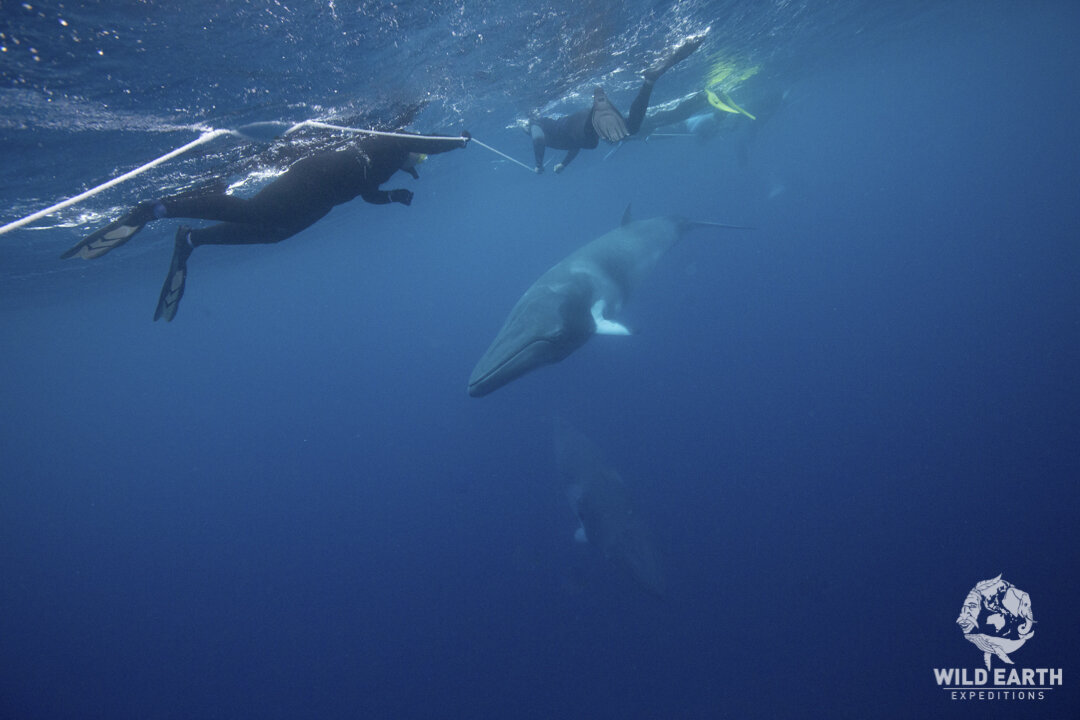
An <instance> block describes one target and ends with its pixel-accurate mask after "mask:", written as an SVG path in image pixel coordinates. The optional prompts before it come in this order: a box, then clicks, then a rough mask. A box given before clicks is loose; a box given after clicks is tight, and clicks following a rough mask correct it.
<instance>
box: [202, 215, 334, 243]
mask: <svg viewBox="0 0 1080 720" xmlns="http://www.w3.org/2000/svg"><path fill="white" fill-rule="evenodd" d="M317 219H318V218H315V220H317ZM315 220H312V221H311V222H309V223H307V224H306V225H303V226H302V227H296V228H292V227H283V226H280V225H256V224H253V223H233V222H225V223H218V224H217V225H211V226H210V227H206V228H198V229H195V230H190V231H189V232H190V243H191V246H192V247H193V248H195V247H198V246H199V245H268V244H271V243H278V242H281V241H282V240H284V239H286V238H290V237H292V236H293V235H295V234H296V233H298V232H300V231H301V230H303V229H304V228H305V227H307V226H308V225H311V223H313V222H315Z"/></svg>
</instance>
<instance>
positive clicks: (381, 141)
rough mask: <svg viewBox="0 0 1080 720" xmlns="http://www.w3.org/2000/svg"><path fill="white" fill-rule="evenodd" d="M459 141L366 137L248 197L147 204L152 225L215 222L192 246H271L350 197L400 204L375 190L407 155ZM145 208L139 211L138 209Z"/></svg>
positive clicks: (301, 164)
mask: <svg viewBox="0 0 1080 720" xmlns="http://www.w3.org/2000/svg"><path fill="white" fill-rule="evenodd" d="M465 142H466V139H465V138H464V137H463V138H460V139H459V138H453V139H449V138H448V139H431V138H424V137H419V136H417V137H416V138H398V137H385V136H369V137H365V138H364V139H362V140H360V141H358V142H356V143H355V144H353V145H350V146H349V147H347V148H345V149H342V150H337V151H331V152H322V153H319V154H317V155H312V156H310V157H306V158H303V159H301V160H298V161H296V162H295V163H294V164H293V165H291V166H290V167H289V169H288V170H286V171H285V172H284V173H283V174H282V175H281V176H279V177H278V178H276V179H275V180H273V181H272V182H271V183H270V184H269V185H267V186H266V187H264V188H263V189H262V190H260V191H259V192H258V193H256V194H255V195H254V196H252V197H250V198H241V197H236V196H234V195H226V194H224V193H214V194H208V195H177V196H174V197H170V198H165V199H163V200H160V201H158V202H155V203H147V204H146V205H148V206H150V210H151V211H152V212H153V209H154V208H156V212H154V217H155V218H161V217H170V218H193V219H197V220H218V221H221V222H220V224H218V225H211V226H210V227H207V228H201V229H197V230H192V231H191V235H190V241H191V244H192V246H198V245H246V244H253V243H276V242H280V241H282V240H284V239H285V238H288V237H291V236H293V235H295V234H296V233H298V232H300V231H301V230H303V229H305V228H307V227H309V226H310V225H312V224H313V223H315V222H316V221H317V220H319V219H321V218H322V217H324V216H325V215H326V214H327V213H329V212H330V211H331V210H332V209H333V208H334V207H335V206H337V205H341V204H342V203H346V202H349V201H350V200H353V199H354V198H356V197H357V196H359V197H362V198H363V199H364V200H365V201H366V202H369V203H374V204H376V205H385V204H387V203H390V202H395V201H397V202H401V203H403V204H406V205H408V204H409V202H411V200H412V193H411V192H409V191H408V190H392V191H389V192H388V191H386V190H380V189H379V186H380V185H382V184H383V183H384V182H386V181H388V180H389V179H390V177H391V176H392V175H393V174H394V173H395V172H397V171H398V170H400V169H402V165H403V164H405V163H406V162H407V160H408V157H409V153H423V154H426V155H435V154H438V153H444V152H449V151H450V150H454V149H456V148H460V147H464V146H465ZM144 207H145V206H144Z"/></svg>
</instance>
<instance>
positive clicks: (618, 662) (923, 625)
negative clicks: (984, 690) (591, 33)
mask: <svg viewBox="0 0 1080 720" xmlns="http://www.w3.org/2000/svg"><path fill="white" fill-rule="evenodd" d="M722 9H723V8H718V9H717V13H718V14H719V12H720V11H721V10H722ZM5 12H6V10H5ZM855 14H856V16H857V13H855ZM1078 20H1080V17H1078V13H1077V10H1076V8H1075V7H1074V6H1072V5H1071V4H1068V3H1056V4H1055V3H1038V4H1035V5H1033V6H1032V7H1026V8H1022V9H1021V8H1018V9H1015V10H1013V11H1005V10H1001V9H997V8H995V7H993V6H987V5H984V4H980V5H970V6H965V5H954V6H952V8H951V9H950V10H949V11H948V12H942V13H939V14H937V15H935V16H930V17H922V18H920V19H919V21H918V22H913V23H910V24H909V23H906V22H900V21H897V22H896V23H894V24H892V25H889V24H886V25H884V26H878V27H877V29H876V30H874V32H875V33H876V34H875V35H874V36H873V37H871V38H866V37H863V38H860V39H859V40H858V41H852V42H850V44H848V45H846V46H840V47H834V48H832V49H831V51H830V52H829V53H827V54H823V55H820V56H815V57H814V68H813V71H812V72H802V73H798V77H797V80H796V81H793V82H791V83H790V85H785V83H784V78H783V77H780V78H770V80H769V82H772V83H776V84H777V85H778V86H784V87H785V89H787V90H788V100H787V102H786V103H785V106H784V107H783V108H782V109H781V110H780V112H779V113H778V114H777V115H776V116H775V117H774V118H772V119H771V120H770V121H769V122H768V124H766V125H765V126H764V127H763V128H761V130H760V132H759V133H758V135H757V138H756V140H755V142H754V144H753V146H752V147H751V149H750V163H749V165H748V166H747V167H745V168H743V167H741V166H740V165H739V163H738V162H737V152H736V143H737V137H736V136H734V135H724V136H721V137H719V138H716V139H714V140H712V141H711V142H708V143H698V142H696V141H693V140H688V139H671V140H667V141H660V140H654V141H652V142H649V143H647V144H643V143H633V144H629V145H627V146H626V147H624V148H622V149H621V150H619V152H617V153H615V154H614V155H612V156H611V157H610V159H608V160H606V161H605V160H603V155H604V153H605V152H606V150H604V149H603V148H602V149H601V150H598V151H596V152H592V153H584V154H582V156H581V157H579V158H578V160H577V161H576V162H575V164H574V165H573V166H571V167H570V168H569V169H568V170H567V171H566V172H565V173H564V174H562V175H560V176H554V175H552V174H550V173H549V174H546V175H544V176H542V177H533V176H530V175H528V174H527V173H525V172H524V171H522V170H520V169H518V168H516V167H514V166H512V165H508V164H505V163H493V162H492V159H493V156H490V155H488V154H487V153H486V152H485V151H484V150H483V149H482V148H480V147H478V146H475V145H474V146H472V147H470V148H469V149H467V150H465V151H463V152H455V153H453V154H450V155H445V156H440V157H438V158H434V159H432V160H431V161H430V162H429V163H427V164H426V165H424V166H423V167H422V168H421V173H422V179H421V180H420V181H419V182H418V183H416V182H413V181H411V180H408V179H404V180H403V181H402V182H401V183H400V184H404V185H407V186H408V187H410V188H412V189H414V190H415V191H416V199H415V201H414V203H413V206H412V207H410V208H404V207H400V206H390V207H373V206H365V205H363V204H362V203H360V202H359V201H358V202H356V203H353V204H350V205H347V206H343V207H341V208H339V209H337V210H335V211H334V213H333V214H332V215H331V216H330V217H329V218H327V219H326V220H324V221H323V222H321V223H319V224H318V225H317V226H315V227H313V228H312V229H310V230H308V231H307V232H305V233H303V234H302V235H300V236H298V237H296V238H294V239H291V240H290V241H288V242H286V243H283V244H281V245H278V246H271V247H259V248H229V249H220V248H208V249H204V250H200V251H199V252H198V253H196V254H195V255H194V258H193V260H192V261H191V266H190V267H191V275H190V279H189V282H188V293H187V296H186V297H185V299H184V301H183V305H182V307H181V310H180V313H179V315H178V318H177V320H176V321H175V322H173V323H171V324H168V325H166V324H164V323H156V324H155V323H152V322H150V317H151V316H152V310H153V303H154V300H155V299H156V297H157V292H158V288H159V287H160V282H161V278H162V276H163V274H164V271H165V269H166V263H167V256H168V248H169V244H170V242H171V237H172V226H170V225H168V224H167V223H161V224H159V225H157V226H152V227H150V228H148V229H147V230H146V231H144V233H143V235H141V236H140V237H139V238H138V239H137V240H135V241H133V242H132V244H131V246H129V247H125V248H123V249H121V250H118V251H117V252H116V253H113V254H112V255H110V256H109V257H108V258H106V259H103V260H99V261H96V262H95V263H93V264H85V263H84V264H82V265H76V266H71V265H69V264H64V263H60V261H58V260H57V261H54V260H52V259H51V258H52V257H54V256H55V255H57V254H58V253H59V252H60V251H61V250H63V249H64V248H65V247H67V246H68V245H69V244H70V243H72V242H74V240H75V239H77V238H78V237H79V236H80V234H81V233H82V232H85V231H86V228H74V229H69V230H53V231H48V233H49V234H47V235H42V234H38V235H34V234H33V233H30V232H26V231H23V232H22V233H15V234H11V235H7V236H3V237H2V238H0V242H2V243H3V244H4V251H3V253H4V254H3V255H0V257H3V258H6V259H7V260H6V262H7V263H8V267H9V270H8V272H9V275H10V276H11V277H10V278H9V279H8V283H9V284H8V291H7V292H6V293H5V295H4V304H3V306H2V307H0V333H2V337H3V339H4V346H3V347H4V350H3V352H2V353H0V377H3V378H4V380H3V381H2V382H0V429H2V430H0V463H2V470H0V472H2V475H3V483H2V485H0V716H3V717H12V718H53V717H80V718H81V717H109V718H128V717H130V718H192V717H200V718H241V717H252V718H255V717H258V718H274V717H280V718H295V717H321V718H326V717H387V718H404V717H470V718H473V717H501V718H505V717H536V718H551V717H580V718H600V717H612V718H615V717H618V718H625V717H723V716H733V717H826V716H828V717H931V716H934V717H948V716H957V717H982V716H1001V717H1016V716H1023V717H1027V716H1030V717H1054V718H1067V717H1076V716H1077V715H1078V714H1080V699H1078V698H1080V695H1078V691H1077V688H1076V685H1075V682H1074V678H1075V677H1076V676H1075V673H1076V670H1077V668H1078V667H1080V666H1078V664H1077V653H1076V647H1077V646H1078V644H1080V632H1078V630H1077V628H1078V627H1080V626H1078V625H1077V623H1076V619H1075V612H1076V603H1075V598H1076V597H1077V596H1078V594H1080V581H1078V580H1077V573H1076V571H1077V569H1078V555H1080V530H1078V526H1077V523H1076V512H1077V508H1078V503H1080V489H1078V486H1077V479H1078V477H1080V415H1078V411H1080V402H1078V401H1080V384H1078V382H1077V371H1078V368H1080V311H1078V308H1080V244H1078V240H1080V210H1078V207H1080V205H1078V202H1080V192H1078V189H1077V188H1078V187H1080V158H1078V152H1080V150H1078V148H1080V131H1078V130H1077V128H1076V122H1075V118H1076V117H1077V111H1078V109H1080V77H1078V75H1077V73H1076V71H1075V69H1076V68H1077V67H1078V66H1080V51H1078V50H1077V46H1076V42H1075V36H1076V30H1077V29H1078V28H1080V22H1078ZM840 34H843V33H840ZM852 35H854V33H852ZM667 81H668V78H665V79H664V81H662V82H667ZM762 82H765V81H764V80H762ZM751 86H752V83H748V89H749V88H750V87H751ZM661 88H662V86H661V85H659V84H658V91H657V92H658V94H660V92H661ZM690 89H693V80H692V79H691V78H689V77H687V76H679V75H676V76H674V77H673V79H672V80H671V86H670V87H668V88H667V89H666V93H665V94H664V95H665V97H674V96H676V95H677V94H678V93H679V91H680V90H681V91H688V90H690ZM630 97H631V94H625V97H624V96H623V95H620V96H619V97H618V101H619V102H621V103H623V104H626V103H627V102H628V101H629V98H630ZM745 104H747V105H748V106H749V105H750V104H749V102H747V103H745ZM471 109H472V110H474V112H475V117H476V119H472V118H470V108H465V109H463V110H462V122H463V123H464V124H465V125H466V126H469V127H471V129H473V132H474V134H475V135H476V136H477V137H480V138H482V139H484V140H485V141H487V142H489V143H492V144H493V145H496V146H497V147H500V148H501V149H504V150H506V151H508V152H511V154H513V155H515V156H517V157H520V158H522V159H525V158H527V157H528V147H527V142H526V140H525V138H524V136H522V135H521V133H520V132H518V131H515V130H507V129H504V127H503V126H504V125H505V123H507V122H509V121H510V119H511V117H512V115H513V113H514V108H513V106H511V105H508V106H507V107H505V108H501V109H503V110H505V115H504V116H498V115H497V113H496V112H491V108H490V107H487V108H481V107H477V108H471ZM749 109H750V110H751V111H752V110H753V109H754V108H753V107H752V106H749ZM485 111H487V112H486V114H485ZM490 116H496V117H490ZM7 132H9V133H10V132H11V131H10V129H9V130H8V131H7ZM27 132H32V130H28V131H27ZM190 137H191V136H190V134H189V135H187V136H185V138H184V139H188V138H190ZM184 139H182V140H181V141H180V142H183V141H184ZM176 144H180V143H179V142H177V143H176ZM26 147H27V145H26V144H19V145H18V147H17V148H16V149H17V150H19V151H20V152H23V153H24V154H26V153H28V152H29V151H28V150H26ZM99 150H100V148H99ZM117 152H119V150H117ZM144 155H145V153H144ZM148 156H149V155H148ZM68 157H70V158H72V159H71V162H72V163H78V158H77V157H76V156H74V155H71V156H68ZM19 162H26V163H30V162H32V160H31V159H30V158H29V156H28V157H24V158H22V159H21V160H19ZM113 162H117V163H119V162H120V160H119V158H116V159H114V160H113ZM71 171H72V169H71V168H67V170H66V172H71ZM109 173H110V170H108V169H103V168H102V167H95V168H94V169H93V170H92V171H91V170H90V169H89V168H87V169H86V174H87V175H93V176H94V177H95V178H97V177H105V176H108V175H109ZM396 184H398V183H395V184H392V185H391V186H396ZM115 200H116V201H117V202H122V199H115ZM628 202H631V203H633V208H634V211H635V213H636V214H637V215H638V216H641V217H647V216H651V215H655V214H667V213H672V214H682V215H686V216H689V217H693V218H697V219H708V220H716V221H721V222H734V223H745V224H750V225H754V226H755V227H756V230H755V231H753V232H752V233H749V234H747V233H727V234H721V233H711V232H698V233H695V234H692V235H690V236H688V237H687V238H686V240H685V241H684V242H683V243H681V244H680V245H678V246H677V247H676V248H675V249H673V250H672V251H671V252H670V253H669V254H668V256H667V257H666V258H665V259H664V260H663V261H662V263H661V265H660V266H659V267H658V269H657V271H656V272H655V273H654V274H653V275H652V276H651V277H650V279H649V281H648V283H647V284H646V286H645V287H644V288H642V289H641V291H640V293H639V294H638V296H637V297H635V298H634V299H633V302H632V303H631V304H630V306H629V307H628V308H627V312H626V313H625V317H624V320H625V321H626V323H627V324H628V325H630V326H632V327H633V328H635V330H637V333H636V334H635V335H634V336H632V337H629V338H611V337H602V338H596V339H594V340H593V341H591V342H590V343H589V344H588V345H587V346H586V347H584V348H583V349H582V350H580V351H579V352H577V353H576V354H575V355H573V356H572V357H570V358H568V359H567V360H566V361H564V362H563V363H561V364H560V365H557V366H554V367H551V368H547V369H544V370H542V371H538V372H536V373H535V374H532V375H529V376H527V377H525V378H522V379H521V380H519V381H517V382H515V383H513V384H512V385H510V386H507V387H506V388H504V389H501V390H499V391H498V392H496V393H495V394H493V395H491V396H490V397H487V398H484V399H481V400H476V399H471V398H468V397H467V396H466V394H465V382H466V379H467V378H468V375H469V372H470V371H471V369H472V366H473V364H474V363H475V362H476V360H477V359H478V358H479V356H480V355H481V353H482V352H483V350H484V349H485V348H486V347H487V344H488V343H489V342H490V340H491V338H492V337H493V336H494V334H495V332H496V331H497V330H498V328H499V326H500V324H501V322H502V320H503V319H504V318H505V316H506V313H507V312H508V311H509V309H510V307H511V306H512V305H513V303H514V301H515V300H516V299H517V297H518V296H519V295H520V293H521V292H522V291H523V290H524V289H525V288H526V287H528V285H529V284H530V283H531V282H532V281H533V280H534V279H535V278H536V277H537V276H538V275H539V274H540V273H541V272H543V271H544V270H545V269H546V268H547V267H549V266H550V265H551V264H553V263H554V262H556V261H557V260H559V259H561V258H562V257H563V256H565V255H566V254H567V253H569V252H570V251H571V250H573V249H574V248H576V247H578V246H580V245H581V244H583V243H584V242H586V241H588V240H590V239H592V238H594V237H596V236H597V235H599V234H601V233H603V232H605V231H607V230H609V229H611V228H612V227H614V226H615V225H616V224H617V222H618V219H619V217H620V215H621V213H622V210H623V208H624V206H625V205H626V204H627V203H628ZM6 219H8V220H10V219H14V217H9V218H6ZM27 248H33V249H34V250H35V251H39V250H41V251H42V252H44V253H45V259H33V260H26V259H25V258H24V256H23V255H22V254H20V253H21V252H23V251H27V252H28V250H27ZM43 248H44V250H42V249H43ZM46 251H47V252H46ZM35 257H36V256H35ZM70 262H71V263H76V262H78V263H81V262H82V261H70ZM19 263H22V264H19ZM27 263H37V264H30V265H28V264H27ZM61 267H62V268H63V272H60V269H61ZM71 267H75V268H76V269H75V270H72V269H70V268H71ZM10 268H15V270H11V269H10ZM35 273H40V276H36V275H35ZM12 287H15V288H17V289H18V292H13V291H11V288H12ZM555 415H562V416H563V417H566V418H568V419H569V420H570V421H571V422H572V423H573V424H574V425H575V426H577V427H578V428H579V429H580V430H582V431H583V432H585V433H586V434H587V435H589V436H590V437H591V438H592V439H593V440H594V441H596V442H597V444H599V445H600V446H601V447H602V448H603V449H604V451H605V452H606V453H607V455H608V456H609V458H610V460H611V462H612V464H613V465H614V466H616V467H617V468H619V470H620V472H621V474H622V475H623V476H624V477H625V478H626V479H627V482H628V483H630V484H631V486H632V488H633V491H634V493H635V496H636V497H637V499H638V502H639V504H640V508H641V510H642V512H644V513H646V514H647V518H648V522H649V524H650V526H651V527H652V528H653V529H654V531H655V534H656V536H657V537H658V539H659V542H660V546H661V551H662V554H663V557H664V560H665V566H666V574H667V576H668V581H669V592H668V595H667V597H665V598H663V599H657V598H653V597H651V596H649V595H648V594H646V593H644V592H642V591H641V590H640V589H639V588H637V587H636V586H634V585H633V583H632V581H630V580H628V579H627V578H625V577H623V576H622V575H620V574H619V573H618V572H617V571H616V570H615V569H613V568H612V567H610V566H608V565H607V564H605V563H604V562H603V561H602V560H601V559H600V558H598V557H596V556H594V555H592V554H590V553H589V551H588V548H586V547H582V546H578V545H575V544H574V543H573V542H572V535H573V532H574V528H575V521H574V518H573V516H572V514H571V512H570V510H569V507H568V505H567V503H566V501H565V499H564V497H563V493H562V488H560V487H559V485H558V482H557V478H556V473H555V467H554V457H553V452H552V441H551V420H552V418H553V417H554V416H555ZM998 573H1004V576H1005V578H1006V579H1008V580H1009V581H1011V582H1013V583H1015V584H1016V585H1017V586H1019V587H1020V588H1022V589H1023V590H1025V591H1027V592H1028V593H1030V595H1031V598H1032V603H1033V609H1034V615H1035V618H1036V620H1037V621H1038V624H1037V626H1036V627H1037V632H1036V635H1035V637H1034V638H1033V639H1032V640H1031V641H1029V643H1028V644H1027V645H1026V646H1025V647H1024V648H1022V649H1021V650H1020V651H1019V652H1018V653H1016V654H1015V656H1014V659H1015V660H1016V661H1017V663H1018V666H1021V667H1054V668H1057V667H1061V668H1063V669H1064V672H1065V687H1064V688H1062V689H1058V690H1054V691H1052V693H1051V694H1050V697H1049V698H1048V699H1046V700H1044V701H1041V702H1025V703H1016V702H994V703H991V702H983V703H979V704H977V705H973V704H963V703H960V702H954V701H950V700H948V699H947V698H946V697H944V696H943V693H942V691H941V690H939V689H938V688H937V687H936V685H935V684H934V681H933V675H932V672H931V669H932V668H934V667H954V666H955V667H968V668H974V667H977V666H981V661H982V658H981V654H980V653H979V652H978V651H977V650H976V649H975V648H973V647H972V646H971V645H970V644H969V643H967V642H965V641H964V640H963V638H962V636H961V633H960V631H959V629H958V628H957V626H956V625H955V624H954V620H955V617H956V615H957V613H958V611H959V608H960V604H961V602H962V601H963V599H964V596H965V595H966V593H967V592H968V590H969V589H970V588H971V587H972V586H973V585H974V584H975V583H976V582H978V581H980V580H984V579H986V578H990V577H993V576H995V575H997V574H998ZM996 662H997V661H996V660H995V663H996Z"/></svg>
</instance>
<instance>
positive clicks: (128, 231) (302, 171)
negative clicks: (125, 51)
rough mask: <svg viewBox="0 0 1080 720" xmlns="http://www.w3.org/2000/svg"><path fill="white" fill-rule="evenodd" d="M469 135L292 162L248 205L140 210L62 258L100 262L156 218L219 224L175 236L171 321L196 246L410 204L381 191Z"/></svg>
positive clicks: (224, 198) (175, 201)
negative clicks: (349, 206) (342, 212)
mask: <svg viewBox="0 0 1080 720" xmlns="http://www.w3.org/2000/svg"><path fill="white" fill-rule="evenodd" d="M470 139H471V136H470V135H469V133H468V132H463V133H462V134H461V137H460V138H449V137H430V136H428V137H424V136H419V135H418V136H416V137H388V136H381V135H379V136H373V135H368V136H364V137H363V138H362V139H361V140H359V141H357V142H355V143H352V144H350V145H349V146H347V147H346V148H344V149H342V150H336V151H330V152H322V153H318V154H316V155H312V156H310V157H306V158H303V159H301V160H298V161H297V162H295V163H293V164H292V165H291V166H290V167H289V169H288V170H286V171H285V172H284V173H283V174H282V175H281V176H279V177H278V178H276V179H275V180H273V181H272V182H271V183H270V184H269V185H267V186H266V187H264V188H263V189H262V190H260V191H259V192H258V193H256V194H255V195H254V196H252V197H250V198H241V197H236V196H235V195H227V194H225V193H224V192H223V191H220V190H219V191H215V192H212V193H204V194H194V193H186V194H181V195H174V196H172V197H167V198H163V199H161V200H153V201H149V202H144V203H141V204H139V205H138V206H136V207H135V209H134V210H132V211H131V212H130V213H128V214H127V215H125V216H124V217H122V218H120V219H119V220H117V221H115V222H113V223H110V224H109V225H107V226H105V227H103V228H101V229H100V230H98V231H97V232H95V233H93V234H92V235H90V236H88V237H87V238H85V239H84V240H83V241H82V242H80V243H79V244H78V245H76V246H75V247H73V248H71V249H70V250H68V251H67V252H65V253H64V254H63V255H62V256H61V257H63V258H70V257H73V256H75V255H79V256H80V257H83V258H86V259H93V258H96V257H100V256H102V255H104V254H105V253H107V252H109V251H110V250H112V249H113V248H116V247H119V246H120V245H122V244H124V243H125V242H127V241H128V240H130V239H131V238H132V237H133V236H134V235H135V234H136V233H137V232H139V230H141V229H142V227H143V225H145V224H146V223H148V222H151V221H153V220H160V219H162V218H193V219H198V220H217V221H219V224H217V225H211V226H210V227H207V228H198V229H191V228H188V227H185V226H181V227H180V228H179V229H178V230H177V232H176V241H175V245H174V249H173V256H172V262H171V264H170V266H169V274H168V276H167V277H166V278H165V284H164V286H163V287H162V288H161V297H160V298H159V300H158V306H157V310H156V311H155V312H154V319H155V320H157V319H159V318H162V317H163V318H165V320H166V321H168V320H172V319H173V318H174V317H175V316H176V309H177V306H178V305H179V303H180V298H181V297H183V294H184V283H185V280H186V278H187V259H188V257H190V255H191V253H192V251H193V250H194V249H195V248H196V247H198V246H199V245H249V244H257V243H276V242H281V241H282V240H284V239H286V238H288V237H292V236H293V235H295V234H296V233H298V232H300V231H301V230H304V229H305V228H307V227H309V226H311V225H312V224H314V223H315V222H316V221H318V220H319V219H321V218H322V217H324V216H325V215H326V214H327V213H329V212H330V211H331V210H332V209H333V208H334V207H336V206H337V205H341V204H342V203H346V202H349V201H350V200H353V199H354V198H356V197H357V196H359V197H361V198H363V199H364V200H365V201H366V202H369V203H373V204H375V205H385V204H387V203H392V202H396V203H401V204H402V205H409V204H411V203H412V198H413V194H412V192H411V191H409V190H405V189H403V188H397V189H394V190H389V191H387V190H380V189H379V186H380V185H382V184H383V183H385V182H387V181H388V180H389V179H390V177H391V176H392V175H393V174H394V173H395V172H397V171H398V170H403V171H404V172H407V173H409V174H411V175H412V176H413V177H418V175H417V172H416V169H415V166H416V164H417V162H419V161H420V160H422V159H423V157H424V156H426V155H435V154H438V153H444V152H449V151H450V150H454V149H456V148H461V147H465V146H466V145H467V144H468V142H469V140H470Z"/></svg>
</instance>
